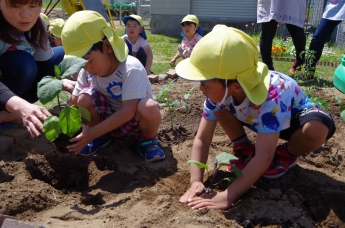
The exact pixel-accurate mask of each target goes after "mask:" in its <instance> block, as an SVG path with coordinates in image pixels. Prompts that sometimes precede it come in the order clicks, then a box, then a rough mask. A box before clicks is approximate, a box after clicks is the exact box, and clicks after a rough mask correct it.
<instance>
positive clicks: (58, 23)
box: [49, 18, 65, 38]
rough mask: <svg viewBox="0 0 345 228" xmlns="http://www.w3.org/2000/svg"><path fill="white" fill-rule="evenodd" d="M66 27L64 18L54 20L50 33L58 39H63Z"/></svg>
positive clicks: (51, 22)
mask: <svg viewBox="0 0 345 228" xmlns="http://www.w3.org/2000/svg"><path fill="white" fill-rule="evenodd" d="M64 25H65V21H64V19H62V18H56V19H53V20H51V21H50V26H49V31H50V33H51V34H53V35H54V36H56V37H57V38H61V32H62V29H63V26H64Z"/></svg>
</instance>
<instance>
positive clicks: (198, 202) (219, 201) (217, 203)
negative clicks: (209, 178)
mask: <svg viewBox="0 0 345 228" xmlns="http://www.w3.org/2000/svg"><path fill="white" fill-rule="evenodd" d="M231 204H232V202H230V201H228V198H227V191H224V192H214V193H212V194H209V195H203V196H200V197H194V198H191V199H189V200H188V206H190V207H191V208H192V209H203V208H208V209H217V210H226V209H228V208H229V207H230V206H231Z"/></svg>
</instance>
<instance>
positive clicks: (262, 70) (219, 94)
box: [176, 25, 335, 209]
mask: <svg viewBox="0 0 345 228" xmlns="http://www.w3.org/2000/svg"><path fill="white" fill-rule="evenodd" d="M210 50H212V52H210ZM258 58H259V52H258V50H257V45H256V43H255V42H254V41H253V40H252V39H251V38H250V37H249V36H248V35H247V34H245V33H244V32H242V31H240V30H237V29H234V28H229V27H226V26H225V25H217V26H216V27H215V28H214V29H213V30H212V31H211V32H210V33H209V34H207V35H206V36H205V37H204V38H202V39H201V40H200V41H199V42H198V44H197V45H196V46H195V48H194V50H193V52H192V55H191V57H190V58H189V59H185V60H183V61H181V62H180V63H179V64H178V65H177V66H176V73H177V74H178V75H179V76H180V77H182V78H185V79H188V80H195V81H201V82H200V90H201V91H202V93H203V94H205V96H206V97H207V98H206V101H205V103H204V110H203V114H202V116H203V118H202V119H201V122H200V125H199V129H198V132H197V135H196V137H195V139H194V143H193V148H192V157H191V159H194V160H197V161H199V162H202V163H206V162H207V157H208V151H209V147H210V144H211V142H212V137H213V133H214V130H215V128H216V124H217V121H218V122H219V123H220V125H221V127H222V128H223V129H224V131H225V133H226V134H227V135H228V137H229V138H230V140H231V141H232V143H233V151H234V154H235V155H236V156H237V157H238V158H239V159H238V160H237V161H235V162H232V163H231V165H236V166H238V167H239V168H240V169H242V175H241V176H240V177H238V178H237V179H236V180H235V181H234V182H233V183H232V184H231V185H230V186H229V187H228V188H227V189H226V190H225V191H224V192H216V193H213V194H210V195H205V196H200V197H195V196H198V195H200V194H201V193H202V192H203V189H204V185H203V177H204V170H203V169H199V168H198V167H197V166H196V165H195V164H191V180H190V183H191V187H190V188H189V189H188V190H187V192H186V193H185V194H184V195H183V196H182V197H181V199H180V201H181V202H187V203H188V205H189V206H190V207H191V208H192V209H199V208H204V207H205V208H206V207H207V208H212V209H227V208H228V207H229V206H230V205H231V204H232V203H233V202H234V201H235V200H236V199H237V198H238V197H239V196H241V195H242V194H243V193H244V192H245V191H246V190H248V189H249V188H250V187H251V186H252V185H253V184H254V183H255V181H256V180H257V179H258V178H259V177H260V176H261V175H263V176H265V177H268V178H277V177H280V176H282V175H283V174H284V173H285V172H286V171H287V170H288V169H289V168H291V167H292V166H294V165H295V164H296V162H297V157H298V156H300V155H302V154H306V153H308V152H311V151H313V150H315V149H317V148H319V147H321V146H322V144H323V143H325V141H326V140H327V139H328V138H330V137H331V136H332V135H333V133H334V131H335V126H334V122H333V119H332V117H331V116H330V114H329V113H327V112H326V111H323V110H321V109H320V108H319V106H318V105H317V104H315V103H313V102H312V101H311V100H310V99H309V98H308V97H307V95H306V94H305V93H304V92H303V90H302V89H301V88H300V87H299V86H298V84H297V83H296V81H295V80H293V79H292V78H291V77H289V76H287V75H284V74H282V73H279V72H275V71H268V68H267V66H266V65H265V64H263V63H261V62H258ZM243 126H247V127H248V128H249V129H251V130H253V131H255V132H257V138H256V145H255V146H254V145H253V144H251V142H250V141H249V140H248V138H247V136H246V134H245V131H244V129H243ZM279 138H281V139H284V140H286V141H287V143H284V144H283V145H278V146H277V143H278V139H279Z"/></svg>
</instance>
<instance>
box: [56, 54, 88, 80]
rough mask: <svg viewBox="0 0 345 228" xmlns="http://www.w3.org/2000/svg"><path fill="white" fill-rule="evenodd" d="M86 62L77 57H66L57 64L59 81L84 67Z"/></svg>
mask: <svg viewBox="0 0 345 228" xmlns="http://www.w3.org/2000/svg"><path fill="white" fill-rule="evenodd" d="M86 63H87V60H85V59H83V58H77V57H67V58H65V59H63V60H62V62H61V63H60V64H59V69H60V72H61V74H62V75H61V79H63V78H66V77H68V76H71V75H73V74H74V73H76V72H78V71H80V70H81V68H83V67H84V66H85V64H86Z"/></svg>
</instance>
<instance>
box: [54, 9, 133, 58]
mask: <svg viewBox="0 0 345 228" xmlns="http://www.w3.org/2000/svg"><path fill="white" fill-rule="evenodd" d="M104 36H106V37H107V39H108V40H109V43H110V44H111V47H112V49H113V51H114V54H115V56H116V58H117V59H118V60H119V61H120V62H123V61H124V60H125V59H126V58H127V55H128V48H127V45H126V43H125V41H123V39H121V38H120V37H119V36H118V35H117V34H116V32H115V30H114V29H113V28H112V27H111V25H110V24H109V23H107V21H106V20H105V19H104V17H103V16H102V15H101V14H99V13H97V12H95V11H91V10H82V11H78V12H75V13H74V14H72V15H71V16H70V17H69V18H68V20H67V21H66V23H65V26H64V27H63V29H62V35H61V39H62V44H63V47H64V50H65V54H66V55H69V56H76V57H83V56H84V55H86V54H87V53H88V52H89V51H90V49H91V48H92V46H93V45H94V44H95V43H98V42H99V41H101V40H102V39H103V38H104Z"/></svg>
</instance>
